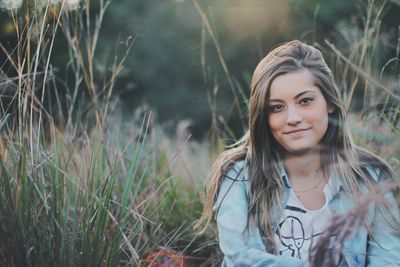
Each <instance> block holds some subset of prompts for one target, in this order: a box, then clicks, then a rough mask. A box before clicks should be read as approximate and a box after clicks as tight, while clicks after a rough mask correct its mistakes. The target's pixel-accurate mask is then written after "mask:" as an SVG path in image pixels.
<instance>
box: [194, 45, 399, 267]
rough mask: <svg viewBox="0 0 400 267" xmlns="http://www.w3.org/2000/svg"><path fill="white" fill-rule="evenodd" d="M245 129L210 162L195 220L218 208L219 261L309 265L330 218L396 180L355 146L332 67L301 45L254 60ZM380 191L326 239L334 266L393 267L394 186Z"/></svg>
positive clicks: (396, 247) (395, 252) (378, 161)
mask: <svg viewBox="0 0 400 267" xmlns="http://www.w3.org/2000/svg"><path fill="white" fill-rule="evenodd" d="M248 126H249V131H248V132H247V133H246V134H245V135H244V136H243V138H242V139H241V140H240V141H239V142H238V143H237V144H236V146H235V147H234V148H232V149H230V150H228V151H225V152H224V153H223V154H222V155H221V156H220V157H219V159H218V160H217V161H216V162H215V164H214V166H213V171H212V173H211V186H210V188H209V191H208V196H207V201H206V204H205V207H204V212H203V216H202V218H201V219H200V222H199V224H198V225H200V224H202V223H205V224H206V225H207V224H208V223H209V222H210V220H211V218H212V216H213V214H214V212H215V214H216V220H217V225H218V232H219V244H220V248H221V250H222V252H223V253H224V256H225V257H224V261H223V264H222V265H223V266H307V265H309V264H311V262H312V258H313V257H314V256H315V255H313V253H312V251H315V250H313V249H314V248H315V244H317V243H318V240H320V239H322V238H325V242H326V235H328V234H329V233H328V232H327V230H328V228H329V227H330V226H331V225H332V222H333V221H332V217H333V216H335V215H337V214H346V213H347V212H349V211H351V210H352V208H353V207H355V206H356V205H357V203H358V201H359V200H360V199H362V197H363V196H365V195H371V194H375V193H376V192H378V191H381V187H382V186H381V185H382V184H383V182H382V181H383V180H390V179H392V178H393V173H392V171H391V169H390V167H389V166H388V165H387V164H386V163H385V162H384V161H383V160H382V159H380V158H379V157H377V156H375V155H373V154H372V153H369V152H367V151H365V150H363V149H361V148H359V147H357V146H356V145H354V143H353V141H352V139H351V135H350V132H349V129H348V127H347V122H346V112H345V109H344V106H343V103H342V100H341V99H340V96H339V91H338V89H337V87H336V85H335V82H334V80H333V76H332V72H331V70H330V69H329V67H328V66H327V64H326V63H325V61H324V59H323V57H322V54H321V52H320V51H319V50H317V49H316V48H314V47H312V46H309V45H307V44H305V43H302V42H299V41H292V42H289V43H286V44H283V45H281V46H279V47H277V48H275V49H274V50H272V51H271V52H270V53H269V54H268V55H267V56H266V57H265V58H264V59H263V60H261V62H260V63H259V64H258V66H257V68H256V69H255V71H254V74H253V78H252V84H251V95H250V103H249V125H248ZM385 197H386V198H385V200H386V201H385V203H386V204H385V205H378V204H376V205H375V204H374V203H370V204H369V205H368V206H367V212H366V215H365V216H364V217H362V218H363V221H362V223H361V224H360V225H358V226H357V229H352V231H348V233H345V235H348V236H346V237H345V238H343V240H344V239H345V241H344V244H335V243H334V242H333V241H332V244H329V246H328V248H330V249H331V250H330V251H329V253H330V256H332V258H333V264H334V265H335V266H400V256H399V255H400V237H399V232H398V231H397V229H398V224H397V222H398V218H399V215H398V210H397V205H396V201H395V199H394V196H393V193H391V192H389V193H386V195H385ZM380 206H384V208H382V207H380ZM360 212H361V211H360ZM335 218H336V217H335ZM344 227H345V225H343V229H344ZM346 229H347V230H348V229H349V227H348V226H347V228H346ZM328 238H329V236H328ZM339 239H340V238H339ZM328 240H329V239H328ZM332 240H334V239H332ZM331 263H332V262H331Z"/></svg>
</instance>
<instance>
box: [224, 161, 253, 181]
mask: <svg viewBox="0 0 400 267" xmlns="http://www.w3.org/2000/svg"><path fill="white" fill-rule="evenodd" d="M223 178H224V179H229V180H231V181H240V182H245V181H248V168H247V163H246V162H245V160H244V159H242V160H237V161H234V162H232V163H231V164H230V165H228V167H227V168H226V170H225V171H224V172H223Z"/></svg>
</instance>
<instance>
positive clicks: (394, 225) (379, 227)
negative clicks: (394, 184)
mask: <svg viewBox="0 0 400 267" xmlns="http://www.w3.org/2000/svg"><path fill="white" fill-rule="evenodd" d="M385 197H386V200H387V203H386V205H387V206H386V207H384V206H383V205H376V207H375V216H374V218H373V221H372V225H371V230H372V234H371V236H370V238H369V241H368V252H367V255H368V257H367V266H371V267H373V266H400V233H399V222H400V215H399V209H398V206H397V201H396V199H395V197H394V195H393V194H392V193H387V194H386V196H385Z"/></svg>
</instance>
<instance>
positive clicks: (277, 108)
mask: <svg viewBox="0 0 400 267" xmlns="http://www.w3.org/2000/svg"><path fill="white" fill-rule="evenodd" d="M284 108H285V107H284V106H283V105H273V106H271V107H270V111H271V112H279V111H281V110H283V109H284Z"/></svg>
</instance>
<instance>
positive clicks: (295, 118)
mask: <svg viewBox="0 0 400 267" xmlns="http://www.w3.org/2000/svg"><path fill="white" fill-rule="evenodd" d="M302 120H303V117H302V115H301V113H300V111H299V110H298V109H297V107H296V106H294V105H289V106H288V108H287V124H288V125H297V124H299V123H300V122H301V121H302Z"/></svg>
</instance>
